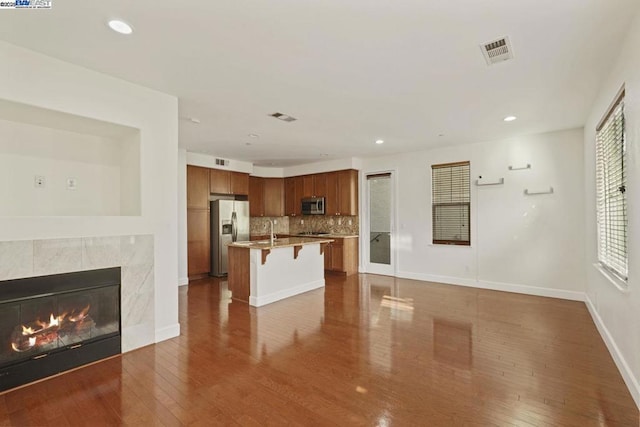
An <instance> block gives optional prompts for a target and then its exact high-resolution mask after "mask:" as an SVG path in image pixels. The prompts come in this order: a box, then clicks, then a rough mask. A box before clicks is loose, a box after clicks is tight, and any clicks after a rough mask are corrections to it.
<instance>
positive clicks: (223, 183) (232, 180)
mask: <svg viewBox="0 0 640 427" xmlns="http://www.w3.org/2000/svg"><path fill="white" fill-rule="evenodd" d="M209 189H210V191H211V193H212V194H233V195H236V194H237V195H241V196H246V195H248V194H249V174H248V173H242V172H233V171H225V170H221V169H209Z"/></svg>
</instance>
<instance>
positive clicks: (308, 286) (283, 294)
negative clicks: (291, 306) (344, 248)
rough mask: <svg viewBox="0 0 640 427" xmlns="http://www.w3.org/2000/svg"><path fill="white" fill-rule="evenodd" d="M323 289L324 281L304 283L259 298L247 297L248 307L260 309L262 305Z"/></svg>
mask: <svg viewBox="0 0 640 427" xmlns="http://www.w3.org/2000/svg"><path fill="white" fill-rule="evenodd" d="M318 288H324V279H320V280H315V281H313V282H309V283H304V284H302V285H299V286H296V287H293V288H288V289H285V290H283V291H278V292H273V293H270V294H267V295H261V296H259V297H252V296H250V297H249V305H252V306H254V307H262V306H263V305H267V304H271V303H272V302H276V301H280V300H281V299H285V298H289V297H292V296H294V295H298V294H301V293H304V292H309V291H312V290H314V289H318Z"/></svg>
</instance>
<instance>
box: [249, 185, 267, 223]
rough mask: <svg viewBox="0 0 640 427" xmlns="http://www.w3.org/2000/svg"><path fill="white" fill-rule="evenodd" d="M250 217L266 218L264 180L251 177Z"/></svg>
mask: <svg viewBox="0 0 640 427" xmlns="http://www.w3.org/2000/svg"><path fill="white" fill-rule="evenodd" d="M249 215H250V216H264V179H263V178H258V177H257V176H250V177H249Z"/></svg>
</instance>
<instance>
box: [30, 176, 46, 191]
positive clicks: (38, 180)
mask: <svg viewBox="0 0 640 427" xmlns="http://www.w3.org/2000/svg"><path fill="white" fill-rule="evenodd" d="M45 182H46V180H45V179H44V176H42V175H36V176H35V177H34V178H33V186H34V187H36V188H44V185H45Z"/></svg>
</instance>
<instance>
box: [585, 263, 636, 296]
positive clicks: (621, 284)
mask: <svg viewBox="0 0 640 427" xmlns="http://www.w3.org/2000/svg"><path fill="white" fill-rule="evenodd" d="M593 266H594V267H595V268H596V270H598V271H599V272H600V274H602V275H603V276H604V278H605V279H607V280H608V281H609V282H611V283H612V284H613V286H615V287H616V288H617V289H618V290H619V291H620V292H622V293H624V294H628V293H629V292H630V291H629V285H628V284H627V282H625V281H624V280H621V279H620V278H618V277H616V276H615V275H614V274H612V273H610V272H609V271H607V270H606V269H605V268H603V267H602V266H601V265H600V264H599V263H595V264H593Z"/></svg>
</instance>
